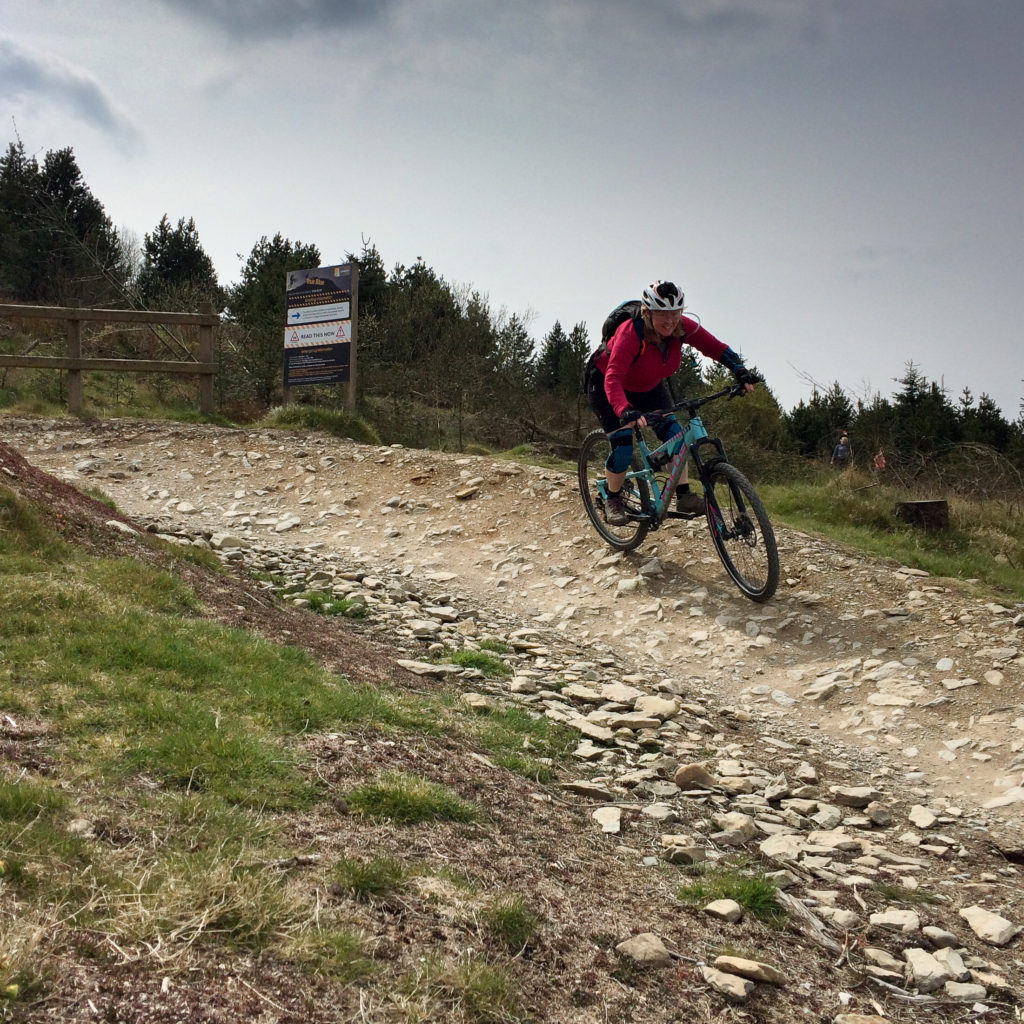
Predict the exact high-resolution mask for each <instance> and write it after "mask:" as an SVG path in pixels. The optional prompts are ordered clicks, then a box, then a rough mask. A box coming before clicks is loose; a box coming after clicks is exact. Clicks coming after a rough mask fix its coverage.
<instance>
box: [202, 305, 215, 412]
mask: <svg viewBox="0 0 1024 1024" xmlns="http://www.w3.org/2000/svg"><path fill="white" fill-rule="evenodd" d="M199 312H200V313H204V314H206V315H210V314H212V313H213V303H212V302H203V303H201V304H200V306H199ZM199 361H200V362H201V363H212V362H213V325H212V324H200V325H199ZM214 377H215V374H212V373H202V374H200V375H199V411H200V412H201V413H202V414H203V415H204V416H212V415H213V413H214V411H215V409H214V402H213V382H214Z"/></svg>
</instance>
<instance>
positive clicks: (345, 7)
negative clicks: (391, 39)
mask: <svg viewBox="0 0 1024 1024" xmlns="http://www.w3.org/2000/svg"><path fill="white" fill-rule="evenodd" d="M159 2H160V3H162V4H163V5H164V6H165V7H167V8H169V9H171V10H173V11H179V12H181V13H183V14H185V15H187V16H189V17H194V18H197V19H203V20H205V21H207V22H209V23H210V24H212V25H214V26H215V27H216V28H218V29H220V30H222V31H223V32H226V33H228V34H229V35H231V36H234V37H238V38H243V39H269V38H273V37H282V38H288V37H291V36H293V35H295V34H296V33H298V32H307V31H314V30H320V31H323V30H326V29H335V28H355V27H361V26H364V25H368V24H372V23H374V22H377V21H380V20H382V19H383V18H384V17H385V16H386V14H387V11H388V9H389V8H390V7H391V6H392V4H393V2H394V0H291V2H290V3H282V2H281V0H246V2H245V3H238V0H159Z"/></svg>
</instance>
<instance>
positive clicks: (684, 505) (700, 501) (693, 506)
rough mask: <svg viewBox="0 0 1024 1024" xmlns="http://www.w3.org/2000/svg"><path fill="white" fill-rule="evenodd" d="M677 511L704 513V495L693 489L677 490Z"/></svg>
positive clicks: (693, 513)
mask: <svg viewBox="0 0 1024 1024" xmlns="http://www.w3.org/2000/svg"><path fill="white" fill-rule="evenodd" d="M676 511H677V512H683V513H684V514H686V515H691V516H699V515H703V513H704V496H703V495H701V494H694V493H693V491H676Z"/></svg>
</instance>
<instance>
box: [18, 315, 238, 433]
mask: <svg viewBox="0 0 1024 1024" xmlns="http://www.w3.org/2000/svg"><path fill="white" fill-rule="evenodd" d="M0 316H2V317H21V318H26V319H37V320H63V321H64V323H65V324H66V326H67V353H68V354H67V355H66V356H28V355H24V356H9V355H0V367H3V366H20V367H35V368H37V369H51V370H67V373H68V409H69V410H70V411H71V412H72V413H75V414H80V413H81V412H82V405H83V403H82V372H83V371H85V370H90V371H91V370H106V371H114V372H121V373H187V374H193V375H195V376H198V377H199V411H200V412H201V413H203V415H206V416H209V415H212V414H213V413H214V412H215V411H216V410H215V408H214V398H213V382H214V379H215V378H216V376H217V369H218V367H217V363H216V362H215V361H214V358H213V352H214V348H213V341H214V339H213V332H214V328H216V326H217V325H218V324H219V323H220V317H219V316H218V315H217V314H216V313H214V312H213V306H212V305H211V304H210V303H208V302H204V303H203V305H202V307H201V308H200V312H198V313H171V312H166V311H158V310H149V309H144V310H139V309H86V308H76V307H72V306H24V305H21V304H18V303H0ZM87 320H88V321H98V322H100V323H108V324H109V323H143V324H161V325H172V324H180V325H181V326H184V327H198V328H199V358H198V360H164V359H98V358H89V357H85V358H83V356H82V322H83V321H87Z"/></svg>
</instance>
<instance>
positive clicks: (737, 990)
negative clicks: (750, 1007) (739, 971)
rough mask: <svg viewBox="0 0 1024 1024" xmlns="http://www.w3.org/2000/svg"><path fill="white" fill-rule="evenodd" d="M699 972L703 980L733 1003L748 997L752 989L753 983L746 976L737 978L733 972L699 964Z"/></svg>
mask: <svg viewBox="0 0 1024 1024" xmlns="http://www.w3.org/2000/svg"><path fill="white" fill-rule="evenodd" d="M700 973H701V975H702V976H703V978H704V980H705V981H706V982H707V983H708V984H709V985H710V986H711V987H712V988H713V989H714V990H715V991H716V992H718V993H719V995H723V996H725V998H726V999H728V1000H730V1001H731V1002H734V1003H741V1002H743V1001H744V1000H745V999H749V998H750V994H751V993H752V992H753V991H754V983H753V982H752V981H749V980H748V979H746V978H738V977H736V975H735V974H727V973H726V972H725V971H719V970H716V969H715V968H714V967H706V966H701V969H700Z"/></svg>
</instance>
